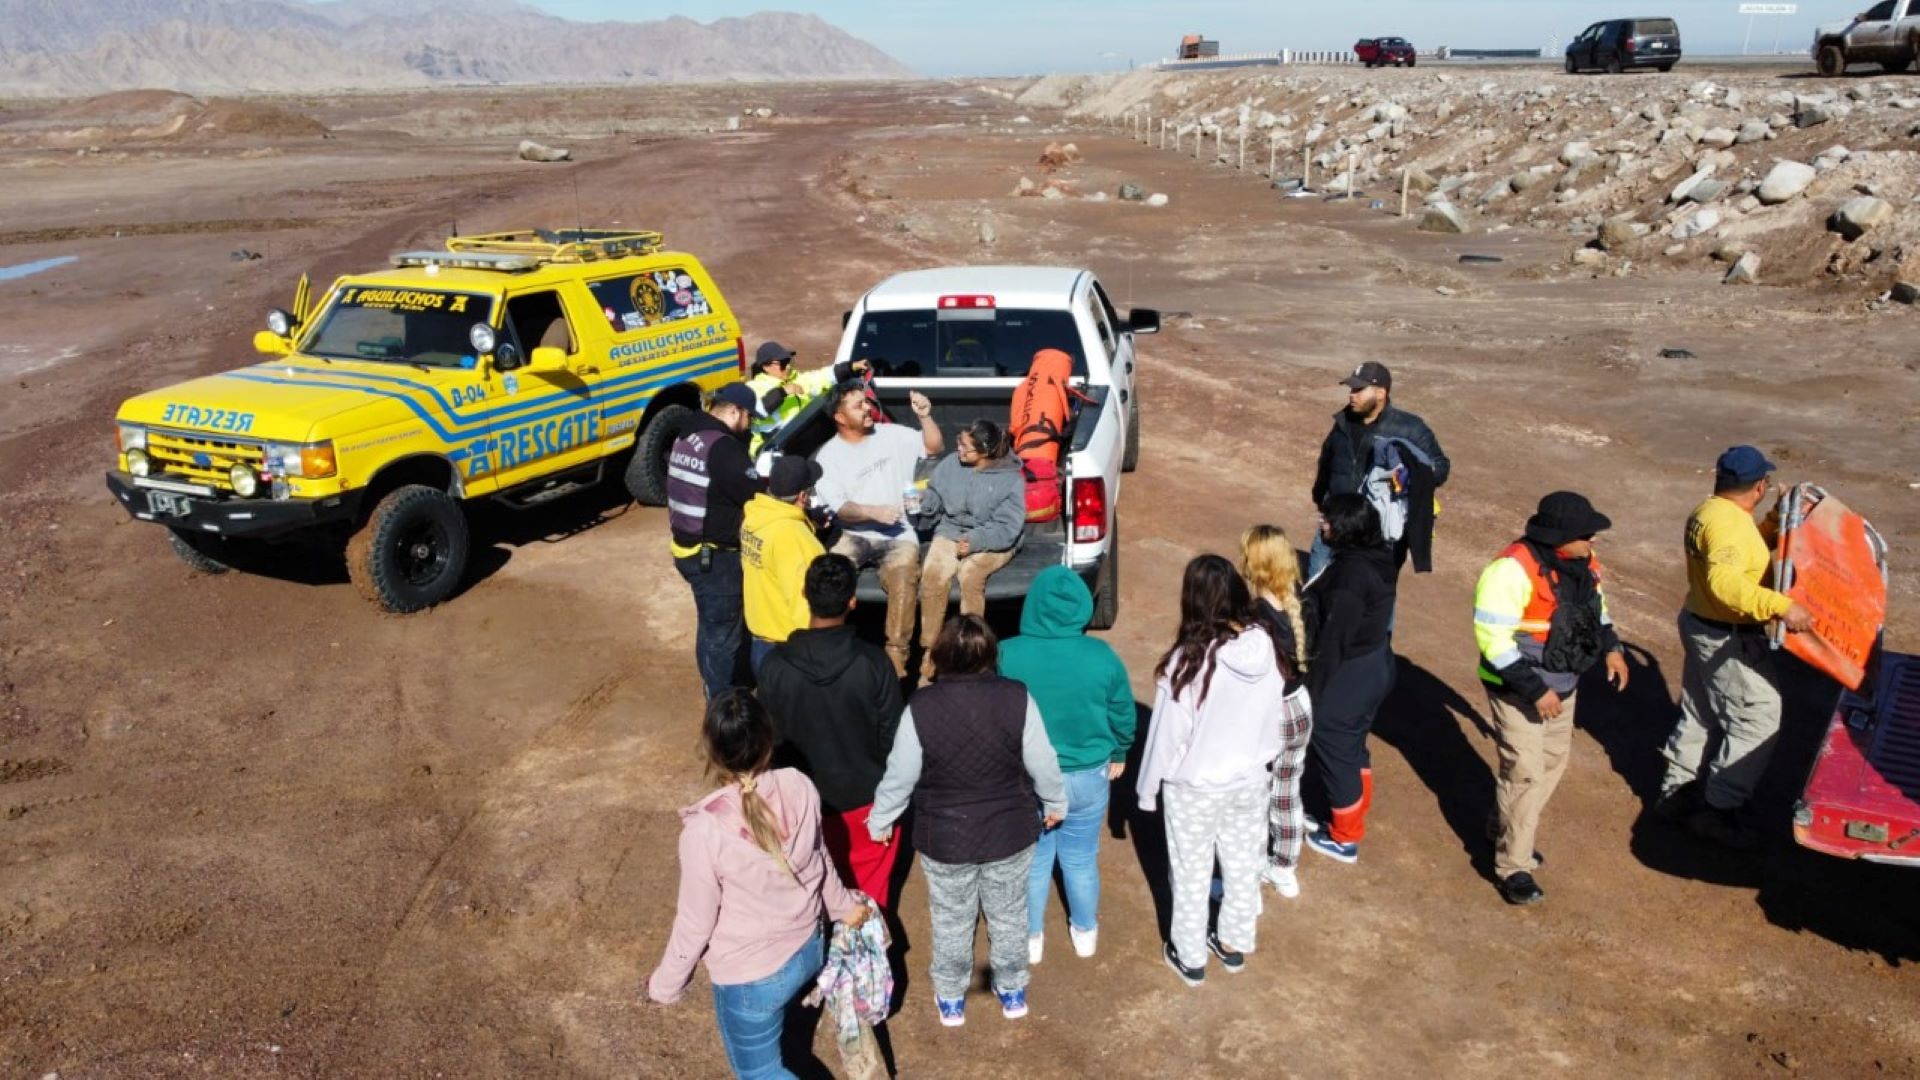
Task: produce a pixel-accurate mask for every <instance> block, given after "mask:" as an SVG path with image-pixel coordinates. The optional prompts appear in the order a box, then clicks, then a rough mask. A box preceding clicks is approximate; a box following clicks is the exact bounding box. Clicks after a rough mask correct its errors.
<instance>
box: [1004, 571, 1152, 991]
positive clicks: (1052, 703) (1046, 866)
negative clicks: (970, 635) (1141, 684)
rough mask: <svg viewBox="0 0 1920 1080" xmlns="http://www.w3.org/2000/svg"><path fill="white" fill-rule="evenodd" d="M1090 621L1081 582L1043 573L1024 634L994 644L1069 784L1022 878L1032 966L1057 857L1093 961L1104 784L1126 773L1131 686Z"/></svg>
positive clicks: (1076, 939) (1077, 932)
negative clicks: (1091, 631)
mask: <svg viewBox="0 0 1920 1080" xmlns="http://www.w3.org/2000/svg"><path fill="white" fill-rule="evenodd" d="M1092 617H1093V594H1092V593H1091V592H1088V591H1087V584H1086V582H1084V581H1082V580H1080V575H1078V574H1076V573H1074V572H1073V571H1072V570H1069V569H1067V568H1066V567H1064V566H1049V567H1047V568H1046V569H1045V570H1042V571H1040V574H1039V576H1037V577H1035V578H1034V579H1033V587H1032V588H1031V589H1030V590H1028V592H1027V599H1026V606H1025V607H1024V608H1022V609H1021V612H1020V636H1019V637H1015V638H1010V639H1008V640H1007V641H1005V642H1002V643H1001V646H1000V673H1001V674H1002V675H1004V676H1006V677H1007V678H1009V679H1016V680H1018V681H1020V682H1023V683H1025V684H1026V686H1027V693H1029V694H1031V695H1032V696H1033V700H1034V702H1035V703H1036V704H1038V705H1039V706H1040V719H1041V722H1042V723H1044V724H1045V725H1046V729H1047V738H1048V739H1050V740H1052V742H1053V748H1054V750H1055V752H1057V753H1058V754H1059V756H1060V771H1061V772H1062V773H1064V774H1065V775H1066V781H1067V816H1066V820H1065V821H1063V822H1061V823H1060V825H1059V827H1058V828H1053V829H1048V830H1046V831H1044V832H1042V833H1041V834H1040V843H1039V845H1038V846H1037V847H1035V848H1034V851H1033V870H1032V876H1031V877H1030V878H1029V879H1028V888H1027V935H1028V936H1027V958H1028V961H1029V962H1030V963H1035V964H1037V963H1039V962H1040V957H1041V954H1042V952H1043V951H1044V948H1045V945H1046V932H1045V929H1046V921H1045V915H1046V910H1047V893H1048V892H1049V891H1050V889H1051V886H1052V885H1053V864H1054V860H1055V858H1056V857H1057V858H1058V859H1059V862H1060V876H1061V878H1062V880H1064V881H1065V883H1066V890H1067V914H1068V918H1067V936H1068V937H1070V938H1071V939H1072V941H1073V951H1074V952H1075V953H1076V954H1078V955H1080V956H1092V955H1093V952H1094V948H1095V947H1096V946H1097V945H1098V944H1099V932H1100V921H1099V910H1100V863H1099V854H1100V822H1101V820H1102V819H1103V818H1105V817H1106V816H1107V787H1108V785H1109V784H1111V783H1112V782H1113V781H1114V780H1117V779H1119V778H1120V774H1121V773H1122V772H1124V771H1125V770H1126V760H1127V751H1128V750H1129V749H1131V748H1132V746H1133V726H1134V703H1133V685H1132V683H1131V682H1130V681H1129V680H1128V678H1127V668H1126V665H1124V664H1122V663H1121V662H1120V657H1119V656H1118V655H1117V654H1116V653H1115V652H1114V651H1113V649H1112V647H1111V646H1109V645H1108V644H1107V643H1106V642H1104V641H1101V640H1099V639H1097V638H1090V637H1088V636H1087V634H1086V629H1087V620H1088V619H1091V618H1092Z"/></svg>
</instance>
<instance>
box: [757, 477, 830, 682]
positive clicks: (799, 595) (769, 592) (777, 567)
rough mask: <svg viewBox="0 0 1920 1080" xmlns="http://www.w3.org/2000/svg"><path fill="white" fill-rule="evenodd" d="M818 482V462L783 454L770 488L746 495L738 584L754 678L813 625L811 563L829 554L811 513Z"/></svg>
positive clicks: (771, 478)
mask: <svg viewBox="0 0 1920 1080" xmlns="http://www.w3.org/2000/svg"><path fill="white" fill-rule="evenodd" d="M819 481H820V466H819V465H817V464H815V463H814V462H811V461H808V460H807V459H806V458H804V457H801V456H799V455H797V454H783V455H781V456H780V457H779V458H778V459H776V460H775V461H774V463H773V470H772V473H771V475H769V476H768V478H767V490H766V491H765V492H764V493H762V494H759V495H755V496H754V497H753V498H751V499H749V500H747V506H746V511H745V513H744V515H743V516H742V519H741V522H740V570H741V574H740V577H741V583H740V587H741V598H742V600H743V601H744V606H745V608H746V615H747V632H748V633H750V634H752V635H753V643H752V646H751V648H750V649H749V656H750V657H751V659H752V663H753V673H754V675H755V676H756V677H757V676H758V675H759V674H760V663H761V661H763V660H765V659H766V658H767V654H768V653H770V652H772V651H773V647H774V646H775V645H779V644H781V643H782V642H785V641H786V640H787V637H788V636H789V635H791V634H792V633H793V632H794V631H795V630H802V629H805V628H806V627H807V626H809V625H811V620H812V618H813V613H812V611H811V610H810V609H809V608H808V607H807V598H806V591H805V590H806V583H807V567H809V566H812V565H813V560H815V559H817V558H819V557H820V556H822V555H825V554H826V553H827V549H826V548H824V547H822V546H820V537H819V536H818V535H816V534H815V533H814V529H813V522H812V521H811V520H810V519H808V517H807V504H808V502H809V501H810V500H811V499H812V497H813V485H814V484H816V483H818V482H819Z"/></svg>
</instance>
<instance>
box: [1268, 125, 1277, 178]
mask: <svg viewBox="0 0 1920 1080" xmlns="http://www.w3.org/2000/svg"><path fill="white" fill-rule="evenodd" d="M1279 162H1280V140H1278V139H1276V138H1274V137H1273V136H1272V135H1271V134H1269V135H1268V136H1267V179H1269V180H1277V179H1279V177H1276V176H1274V175H1273V170H1274V169H1275V168H1277V167H1279Z"/></svg>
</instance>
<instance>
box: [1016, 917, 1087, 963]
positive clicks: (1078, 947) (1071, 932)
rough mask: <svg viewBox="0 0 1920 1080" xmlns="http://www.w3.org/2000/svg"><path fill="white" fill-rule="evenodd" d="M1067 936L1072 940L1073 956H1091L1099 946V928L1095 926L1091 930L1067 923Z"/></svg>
mask: <svg viewBox="0 0 1920 1080" xmlns="http://www.w3.org/2000/svg"><path fill="white" fill-rule="evenodd" d="M1067 937H1069V938H1071V939H1072V940H1073V955H1075V956H1092V955H1093V951H1094V950H1095V949H1097V948H1099V947H1100V928H1099V927H1097V926H1096V927H1094V928H1093V929H1091V930H1082V929H1080V928H1079V927H1077V926H1075V925H1073V924H1072V923H1068V924H1067ZM1029 946H1031V941H1029Z"/></svg>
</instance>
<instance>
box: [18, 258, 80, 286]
mask: <svg viewBox="0 0 1920 1080" xmlns="http://www.w3.org/2000/svg"><path fill="white" fill-rule="evenodd" d="M79 258H80V256H78V255H61V256H58V257H57V258H52V259H41V260H40V261H39V262H30V263H19V264H17V265H14V266H0V281H18V280H19V279H21V278H23V277H32V276H33V275H35V274H38V273H40V272H41V271H42V270H51V269H53V268H54V267H56V266H65V265H67V264H68V263H70V262H74V261H76V260H78V259H79Z"/></svg>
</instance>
